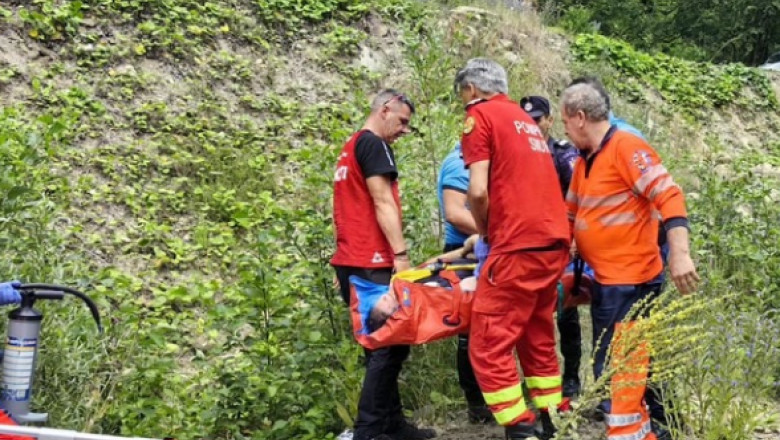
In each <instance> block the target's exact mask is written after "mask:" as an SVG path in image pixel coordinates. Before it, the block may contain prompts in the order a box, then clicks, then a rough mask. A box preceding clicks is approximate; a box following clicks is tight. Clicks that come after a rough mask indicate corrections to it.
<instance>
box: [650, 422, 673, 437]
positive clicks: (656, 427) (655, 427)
mask: <svg viewBox="0 0 780 440" xmlns="http://www.w3.org/2000/svg"><path fill="white" fill-rule="evenodd" d="M650 429H651V430H652V431H653V434H655V438H656V439H657V440H672V433H671V432H669V430H668V429H666V428H665V427H664V426H663V425H661V424H660V423H658V422H656V421H655V420H653V421H651V422H650Z"/></svg>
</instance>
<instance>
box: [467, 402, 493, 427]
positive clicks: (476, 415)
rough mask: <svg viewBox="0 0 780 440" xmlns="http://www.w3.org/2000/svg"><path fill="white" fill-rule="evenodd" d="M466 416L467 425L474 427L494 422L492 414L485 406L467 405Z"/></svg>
mask: <svg viewBox="0 0 780 440" xmlns="http://www.w3.org/2000/svg"><path fill="white" fill-rule="evenodd" d="M468 415H469V423H472V424H474V425H487V424H490V423H493V421H494V420H495V418H493V413H492V412H490V409H488V407H487V405H485V404H474V405H472V404H469V409H468Z"/></svg>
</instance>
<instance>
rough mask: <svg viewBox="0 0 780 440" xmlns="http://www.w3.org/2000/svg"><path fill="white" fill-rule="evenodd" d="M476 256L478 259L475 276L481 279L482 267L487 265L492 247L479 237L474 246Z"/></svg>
mask: <svg viewBox="0 0 780 440" xmlns="http://www.w3.org/2000/svg"><path fill="white" fill-rule="evenodd" d="M474 255H475V256H476V257H477V267H476V268H475V269H474V276H475V277H477V278H479V273H480V272H481V271H482V265H483V264H485V260H487V257H488V255H490V245H489V244H487V243H486V242H485V240H483V239H482V237H479V238H478V239H477V242H476V243H475V244H474Z"/></svg>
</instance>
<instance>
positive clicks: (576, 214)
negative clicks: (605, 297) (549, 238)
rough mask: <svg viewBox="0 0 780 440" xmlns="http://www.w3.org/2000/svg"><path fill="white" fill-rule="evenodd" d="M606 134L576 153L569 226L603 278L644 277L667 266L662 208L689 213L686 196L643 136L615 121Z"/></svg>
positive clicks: (630, 280)
mask: <svg viewBox="0 0 780 440" xmlns="http://www.w3.org/2000/svg"><path fill="white" fill-rule="evenodd" d="M605 140H606V142H604V143H603V145H602V148H601V150H599V151H598V152H597V153H596V154H595V155H593V156H592V157H590V158H589V159H588V160H585V159H584V158H583V157H580V158H579V159H577V163H576V164H575V168H574V175H573V176H572V181H571V185H570V186H569V192H568V194H567V195H566V205H567V208H568V214H569V222H570V227H571V228H572V229H573V233H574V238H575V240H576V243H577V249H578V251H579V253H580V255H582V257H583V258H584V259H585V261H587V262H588V264H589V265H590V266H591V267H592V268H593V270H594V272H595V274H596V280H597V281H598V282H600V283H602V284H640V283H645V282H648V281H650V280H652V279H653V278H655V277H656V276H658V274H660V273H661V270H662V269H663V263H662V261H661V257H660V255H659V251H658V243H657V235H658V215H657V214H658V213H660V216H661V218H662V219H663V220H669V219H671V218H680V217H682V218H685V217H686V216H687V214H686V211H685V196H684V195H683V193H682V190H681V189H680V187H679V186H677V184H675V183H674V180H672V176H671V175H670V174H669V172H668V171H667V170H666V168H665V167H664V166H663V165H662V164H661V159H660V157H659V156H658V153H656V152H655V150H653V149H652V148H651V147H650V145H648V144H647V142H645V141H644V140H643V139H641V138H639V137H636V136H634V135H632V134H631V133H628V132H625V131H619V130H615V127H614V126H613V127H612V128H611V129H610V131H609V132H608V133H607V136H606V137H605ZM616 262H619V264H615V263H616Z"/></svg>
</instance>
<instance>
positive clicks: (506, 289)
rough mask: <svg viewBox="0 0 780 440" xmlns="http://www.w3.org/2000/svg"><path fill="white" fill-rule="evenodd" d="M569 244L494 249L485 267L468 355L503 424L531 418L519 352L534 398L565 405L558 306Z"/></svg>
mask: <svg viewBox="0 0 780 440" xmlns="http://www.w3.org/2000/svg"><path fill="white" fill-rule="evenodd" d="M568 261H569V253H568V249H557V250H550V251H541V252H515V253H511V254H501V255H491V256H490V257H488V259H487V261H486V262H485V266H484V267H483V268H482V272H481V275H480V279H479V282H478V283H477V291H476V296H475V297H474V303H473V306H472V312H471V333H470V341H469V355H470V358H471V363H472V365H473V366H474V372H475V373H476V376H477V382H478V383H479V387H480V389H481V390H482V394H483V395H484V397H485V402H486V403H487V404H488V406H489V407H490V410H491V411H492V412H493V415H494V416H495V418H496V420H497V421H498V423H499V424H501V425H504V426H508V425H516V424H518V423H532V422H533V421H534V414H533V412H531V411H530V410H529V409H528V408H526V404H525V399H524V397H523V390H522V384H521V378H520V375H519V374H518V371H517V364H516V362H515V355H514V352H515V350H517V355H518V357H519V360H520V366H521V367H522V369H523V374H524V376H525V381H526V385H527V387H528V389H529V392H530V394H531V396H530V397H531V400H532V401H533V403H534V406H536V407H537V408H538V409H540V410H544V411H546V410H548V409H549V408H550V407H553V408H557V407H558V406H559V405H561V402H562V396H561V374H560V367H559V365H558V357H557V355H556V352H555V322H554V320H553V312H554V311H555V306H556V301H557V283H558V280H559V279H560V277H561V275H562V274H563V270H564V268H565V267H566V264H567V263H568Z"/></svg>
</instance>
